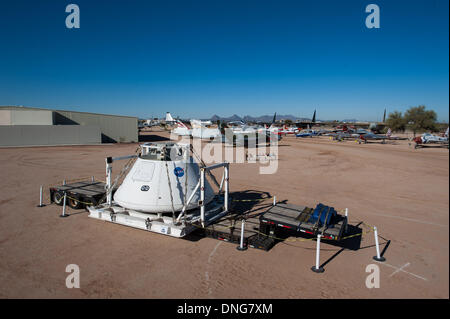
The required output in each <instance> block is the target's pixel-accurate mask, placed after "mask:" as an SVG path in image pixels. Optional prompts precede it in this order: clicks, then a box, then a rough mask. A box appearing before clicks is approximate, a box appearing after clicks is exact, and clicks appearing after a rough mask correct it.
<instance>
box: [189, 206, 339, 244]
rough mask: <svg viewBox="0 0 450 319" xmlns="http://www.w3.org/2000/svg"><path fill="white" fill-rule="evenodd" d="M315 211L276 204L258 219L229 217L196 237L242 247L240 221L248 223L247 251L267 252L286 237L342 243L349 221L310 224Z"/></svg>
mask: <svg viewBox="0 0 450 319" xmlns="http://www.w3.org/2000/svg"><path fill="white" fill-rule="evenodd" d="M328 209H333V207H331V208H330V207H328V206H323V209H322V212H321V214H323V216H325V215H326V214H327V212H328ZM314 210H315V209H314V208H309V207H306V206H298V205H292V204H284V203H277V204H276V205H273V206H272V207H270V208H269V209H267V210H266V211H265V212H263V213H262V214H260V215H259V217H251V218H246V217H245V216H240V215H235V216H233V215H229V216H226V217H225V218H223V219H220V220H218V221H217V222H216V223H213V224H211V225H209V226H207V227H205V228H202V229H200V230H199V231H198V232H197V233H199V234H200V235H202V236H205V237H210V238H215V239H219V240H223V241H227V242H231V243H236V244H239V243H240V239H241V227H242V222H241V220H242V219H245V225H244V233H243V245H244V246H246V247H251V248H257V249H262V250H266V251H267V250H269V249H271V248H272V247H273V246H274V245H275V244H276V243H277V242H279V241H283V240H284V238H286V237H289V236H295V237H299V236H302V235H304V234H307V235H310V236H317V235H318V234H321V235H322V238H323V239H325V240H327V239H328V240H333V241H340V240H342V239H343V237H344V236H345V234H346V229H347V222H348V220H347V217H346V216H342V215H339V214H336V215H335V216H334V217H333V218H332V219H330V223H329V224H326V225H323V224H321V223H320V222H318V221H315V222H312V221H311V219H312V218H311V217H313V215H314ZM313 219H314V218H313ZM318 220H320V217H319V219H318Z"/></svg>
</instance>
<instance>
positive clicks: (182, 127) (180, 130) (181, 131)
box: [171, 120, 192, 136]
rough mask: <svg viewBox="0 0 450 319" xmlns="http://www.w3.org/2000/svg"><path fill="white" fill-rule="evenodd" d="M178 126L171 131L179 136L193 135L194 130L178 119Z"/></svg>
mask: <svg viewBox="0 0 450 319" xmlns="http://www.w3.org/2000/svg"><path fill="white" fill-rule="evenodd" d="M176 124H177V127H175V128H174V129H173V130H172V131H171V133H173V134H176V135H179V136H190V135H192V130H191V129H190V128H189V127H188V126H187V125H186V124H184V123H183V122H181V121H180V120H177V121H176Z"/></svg>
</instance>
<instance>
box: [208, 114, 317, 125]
mask: <svg viewBox="0 0 450 319" xmlns="http://www.w3.org/2000/svg"><path fill="white" fill-rule="evenodd" d="M217 120H220V121H223V122H234V121H244V122H253V123H258V122H260V123H271V122H272V120H273V114H272V115H261V116H256V117H255V116H250V115H246V116H244V117H243V118H242V117H240V116H239V115H236V114H234V115H233V116H230V117H221V116H219V115H213V116H212V117H211V121H212V122H217ZM276 120H277V121H278V120H291V121H292V122H295V121H310V120H311V119H310V118H303V117H296V116H294V115H290V114H288V115H281V114H280V115H278V114H277V117H276Z"/></svg>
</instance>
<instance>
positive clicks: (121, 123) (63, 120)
mask: <svg viewBox="0 0 450 319" xmlns="http://www.w3.org/2000/svg"><path fill="white" fill-rule="evenodd" d="M137 120H138V119H137V118H136V117H125V116H114V115H105V114H93V113H79V112H70V111H55V113H54V120H53V122H54V124H55V125H75V124H78V125H94V126H95V125H96V126H98V127H100V130H101V133H102V142H103V143H114V142H118V143H125V142H138V124H137Z"/></svg>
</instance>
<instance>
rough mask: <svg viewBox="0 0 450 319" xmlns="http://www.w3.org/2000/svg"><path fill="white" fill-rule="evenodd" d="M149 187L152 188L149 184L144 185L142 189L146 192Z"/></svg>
mask: <svg viewBox="0 0 450 319" xmlns="http://www.w3.org/2000/svg"><path fill="white" fill-rule="evenodd" d="M149 189H150V186H148V185H142V187H141V191H143V192H146V191H148V190H149Z"/></svg>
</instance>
